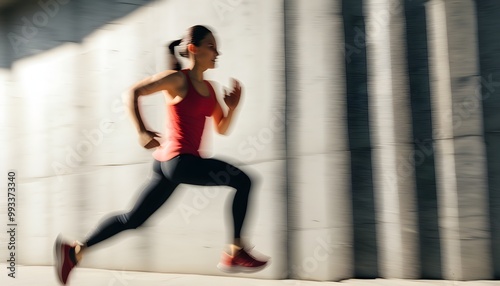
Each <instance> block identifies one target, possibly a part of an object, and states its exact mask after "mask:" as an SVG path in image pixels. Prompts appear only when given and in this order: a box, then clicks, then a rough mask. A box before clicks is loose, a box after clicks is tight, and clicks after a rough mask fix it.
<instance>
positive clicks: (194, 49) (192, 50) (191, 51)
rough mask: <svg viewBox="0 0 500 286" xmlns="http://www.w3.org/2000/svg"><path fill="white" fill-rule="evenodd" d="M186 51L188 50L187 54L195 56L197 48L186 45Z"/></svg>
mask: <svg viewBox="0 0 500 286" xmlns="http://www.w3.org/2000/svg"><path fill="white" fill-rule="evenodd" d="M187 49H188V52H190V53H192V54H196V52H197V48H196V46H195V45H193V44H188V45H187Z"/></svg>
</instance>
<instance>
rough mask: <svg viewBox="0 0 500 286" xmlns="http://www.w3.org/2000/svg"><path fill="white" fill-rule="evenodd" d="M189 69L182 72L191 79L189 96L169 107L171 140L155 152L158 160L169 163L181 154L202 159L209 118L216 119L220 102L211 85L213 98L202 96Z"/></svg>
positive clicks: (210, 92) (209, 85) (207, 83)
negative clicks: (216, 109)
mask: <svg viewBox="0 0 500 286" xmlns="http://www.w3.org/2000/svg"><path fill="white" fill-rule="evenodd" d="M188 71H189V70H187V69H185V70H181V72H182V73H183V74H184V75H185V76H186V79H187V84H188V87H187V93H186V97H184V99H183V100H181V101H180V102H179V103H177V104H174V105H168V107H167V109H168V112H169V114H170V116H169V118H168V120H169V122H170V124H167V125H170V128H169V138H168V139H169V140H166V141H165V142H163V143H162V144H161V146H160V147H158V148H157V149H156V150H155V151H154V152H153V157H154V158H155V159H156V160H158V161H167V160H170V159H172V158H173V157H175V156H177V155H179V154H193V155H196V156H200V153H199V149H200V144H201V138H202V135H203V129H204V127H205V121H206V117H209V116H212V113H213V111H214V108H215V105H216V103H217V99H216V97H215V91H214V89H213V88H212V85H211V84H210V83H209V82H208V81H206V80H205V81H204V82H205V84H206V85H207V86H208V91H209V96H208V97H205V96H202V95H201V94H199V93H198V92H197V91H196V89H195V88H194V86H193V84H192V83H191V79H190V78H189V74H188Z"/></svg>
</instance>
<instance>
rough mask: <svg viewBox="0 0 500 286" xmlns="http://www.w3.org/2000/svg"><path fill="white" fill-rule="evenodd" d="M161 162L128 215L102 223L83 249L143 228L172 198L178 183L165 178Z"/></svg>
mask: <svg viewBox="0 0 500 286" xmlns="http://www.w3.org/2000/svg"><path fill="white" fill-rule="evenodd" d="M160 168H161V167H160V162H158V161H155V162H154V165H153V170H154V172H153V175H152V177H151V179H150V181H149V183H148V185H147V186H146V188H145V189H144V191H143V193H142V194H141V196H140V197H139V199H138V200H137V202H136V203H135V205H134V207H133V208H132V209H131V210H130V211H129V212H126V213H122V214H118V215H114V216H112V217H109V218H107V219H106V220H104V221H103V222H101V223H100V224H99V225H98V226H97V228H96V229H95V230H94V231H93V232H92V233H91V234H90V235H89V236H88V237H87V239H86V240H85V242H84V243H83V247H84V248H86V247H90V246H93V245H95V244H97V243H99V242H101V241H103V240H106V239H108V238H110V237H112V236H114V235H116V234H118V233H120V232H122V231H124V230H128V229H135V228H137V227H139V226H141V225H142V224H143V223H144V222H145V221H146V220H147V219H148V218H149V217H150V216H151V215H152V214H153V213H154V212H155V211H156V210H158V209H159V208H160V207H161V206H162V205H163V203H165V201H166V200H167V199H168V198H169V197H170V195H171V194H172V193H173V191H174V190H175V188H176V187H177V185H178V184H177V183H174V182H172V181H170V180H168V179H167V178H165V177H164V176H163V174H162V173H161V169H160Z"/></svg>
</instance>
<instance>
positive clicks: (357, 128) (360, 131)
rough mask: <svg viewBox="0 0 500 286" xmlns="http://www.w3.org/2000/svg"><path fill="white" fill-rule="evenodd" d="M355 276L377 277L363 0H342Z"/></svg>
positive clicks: (376, 241)
mask: <svg viewBox="0 0 500 286" xmlns="http://www.w3.org/2000/svg"><path fill="white" fill-rule="evenodd" d="M342 15H343V20H344V35H345V67H346V70H345V74H346V97H347V126H348V138H349V150H350V155H351V158H350V161H351V195H352V197H351V199H352V217H353V221H352V223H353V241H354V243H353V244H354V276H355V277H357V278H373V277H379V269H378V250H377V246H378V238H377V232H376V219H375V201H374V194H373V188H374V186H373V181H372V144H371V138H370V133H371V130H370V124H369V111H368V92H367V63H366V46H365V43H364V39H363V35H364V34H365V19H364V16H363V1H361V0H343V1H342Z"/></svg>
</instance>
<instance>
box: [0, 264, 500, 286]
mask: <svg viewBox="0 0 500 286" xmlns="http://www.w3.org/2000/svg"><path fill="white" fill-rule="evenodd" d="M0 269H2V272H3V273H2V275H1V276H0V285H6V286H21V285H23V286H24V285H29V286H32V285H36V286H46V285H47V286H49V285H50V286H54V285H58V283H57V280H56V276H55V272H54V268H53V267H50V266H18V268H17V273H16V274H17V275H16V276H17V277H16V278H10V277H8V276H7V273H8V271H7V270H6V264H0ZM67 285H70V286H83V285H85V286H88V285H95V286H98V285H103V286H159V285H162V286H163V285H172V286H187V285H197V286H201V285H210V286H212V285H220V286H226V285H241V286H257V285H259V286H261V285H262V286H281V285H283V286H285V285H288V286H313V285H318V286H319V285H345V286H365V285H366V286H493V285H499V286H500V281H467V282H459V281H443V280H400V279H373V280H358V279H351V280H344V281H341V282H313V281H298V280H262V279H250V278H242V277H223V276H204V275H194V274H163V273H146V272H131V271H110V270H101V269H89V268H78V269H76V270H75V271H74V272H73V273H72V276H71V280H70V282H69V283H68V284H67Z"/></svg>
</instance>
